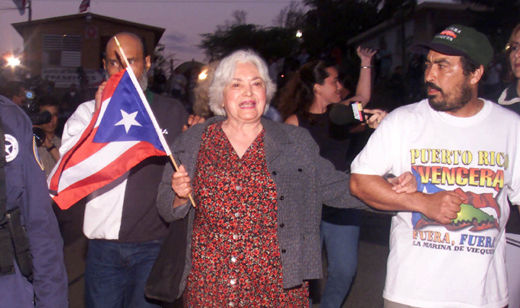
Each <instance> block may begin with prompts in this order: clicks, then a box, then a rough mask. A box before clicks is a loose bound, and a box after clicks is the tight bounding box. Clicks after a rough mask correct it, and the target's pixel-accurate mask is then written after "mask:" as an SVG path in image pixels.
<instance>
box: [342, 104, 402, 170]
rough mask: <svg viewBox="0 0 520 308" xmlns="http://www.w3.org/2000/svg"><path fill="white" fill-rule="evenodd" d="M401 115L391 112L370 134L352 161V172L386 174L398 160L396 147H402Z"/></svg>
mask: <svg viewBox="0 0 520 308" xmlns="http://www.w3.org/2000/svg"><path fill="white" fill-rule="evenodd" d="M398 123H399V116H398V115H397V114H395V113H390V114H389V115H388V116H387V117H386V118H385V119H384V120H383V121H382V122H381V125H379V127H378V128H377V129H376V130H375V131H374V133H373V134H372V136H370V138H369V140H368V142H367V144H366V145H365V147H364V148H363V150H362V151H361V152H360V153H359V154H358V155H357V156H356V158H355V159H354V160H353V161H352V165H351V167H350V170H351V173H358V174H368V175H385V174H387V173H389V172H391V170H392V165H393V163H395V162H396V161H399V160H396V153H395V152H396V149H399V148H400V138H398V136H399V131H397V128H398V126H397V125H398Z"/></svg>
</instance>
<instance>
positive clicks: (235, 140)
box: [157, 50, 362, 307]
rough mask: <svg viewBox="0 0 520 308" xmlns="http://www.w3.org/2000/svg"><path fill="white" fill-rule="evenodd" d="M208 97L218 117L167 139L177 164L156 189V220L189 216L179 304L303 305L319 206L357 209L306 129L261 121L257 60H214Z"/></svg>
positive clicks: (261, 75) (265, 95)
mask: <svg viewBox="0 0 520 308" xmlns="http://www.w3.org/2000/svg"><path fill="white" fill-rule="evenodd" d="M209 92H210V93H209V96H210V108H211V110H212V111H213V113H214V114H216V115H218V116H216V117H213V118H211V119H209V120H207V121H206V122H205V123H203V124H199V125H196V126H193V127H192V128H190V129H189V130H188V131H186V132H185V133H184V134H182V135H181V136H180V137H179V138H178V139H177V140H176V141H175V142H174V144H173V145H172V151H173V153H174V157H176V158H177V159H179V160H180V161H181V162H182V165H181V166H180V167H179V170H178V171H177V172H174V171H173V168H171V167H169V168H167V169H166V170H165V172H164V175H163V179H162V182H161V184H160V187H159V195H158V200H157V202H158V208H159V212H160V213H161V215H162V216H163V218H164V219H165V220H167V221H173V220H176V219H182V218H184V217H186V215H188V232H187V244H188V247H187V250H186V263H185V267H184V273H183V275H182V279H181V283H180V288H179V290H175V291H178V294H177V295H178V296H180V295H181V294H182V291H183V290H184V289H185V291H184V297H183V298H184V304H185V305H186V306H187V307H224V306H227V307H253V306H255V307H257V306H258V307H260V306H261V307H265V306H269V307H288V306H291V307H306V306H308V305H309V300H308V284H307V283H306V280H309V279H316V278H320V277H321V274H322V273H321V271H322V266H321V249H320V236H319V224H320V218H321V208H322V204H324V203H326V204H327V205H331V206H337V207H344V206H346V205H348V206H350V207H360V206H362V204H361V203H360V202H359V201H357V200H356V199H355V198H354V197H351V195H350V193H349V191H348V183H349V179H348V176H347V175H346V174H345V173H343V172H339V171H336V170H335V168H334V166H333V165H332V164H331V163H330V162H329V161H328V160H326V159H324V158H322V157H321V156H320V155H319V151H318V146H317V145H316V143H315V142H314V141H313V139H312V137H311V136H310V135H309V133H308V132H307V131H306V130H305V129H302V128H299V127H295V126H292V125H286V124H281V123H275V122H272V121H270V120H267V119H265V118H263V117H262V115H263V113H264V111H265V109H266V106H267V105H268V103H269V100H270V99H271V98H272V97H273V94H274V92H275V85H274V84H273V82H272V81H271V80H270V79H269V74H268V70H267V66H266V64H265V62H264V61H263V60H262V59H261V58H260V57H259V56H258V55H256V54H255V53H253V52H251V51H247V50H239V51H236V52H234V53H232V54H231V55H229V56H228V57H226V58H224V59H222V61H221V62H220V64H219V66H218V67H217V69H216V71H215V76H214V80H213V81H212V84H211V86H210V89H209ZM190 193H193V197H194V200H195V203H196V204H191V202H190V201H189V198H188V196H189V194H190Z"/></svg>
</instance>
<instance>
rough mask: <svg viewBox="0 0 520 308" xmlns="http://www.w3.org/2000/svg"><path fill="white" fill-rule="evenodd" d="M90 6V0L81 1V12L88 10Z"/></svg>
mask: <svg viewBox="0 0 520 308" xmlns="http://www.w3.org/2000/svg"><path fill="white" fill-rule="evenodd" d="M89 7H90V0H82V1H81V3H80V4H79V12H80V13H83V12H86V11H87V10H88V8H89Z"/></svg>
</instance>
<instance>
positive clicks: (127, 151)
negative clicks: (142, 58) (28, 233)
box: [49, 69, 171, 210]
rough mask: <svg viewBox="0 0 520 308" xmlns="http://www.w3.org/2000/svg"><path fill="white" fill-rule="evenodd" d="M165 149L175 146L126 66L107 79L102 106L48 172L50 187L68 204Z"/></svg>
mask: <svg viewBox="0 0 520 308" xmlns="http://www.w3.org/2000/svg"><path fill="white" fill-rule="evenodd" d="M162 155H171V151H170V149H169V147H168V146H167V144H166V141H165V140H164V137H163V135H162V133H161V130H160V128H159V127H158V125H157V121H156V120H155V117H154V116H153V113H152V111H151V109H150V106H149V105H148V102H147V101H146V98H145V96H144V93H143V91H142V90H141V88H140V87H139V85H138V84H137V80H136V78H135V75H134V74H133V72H132V71H131V69H128V71H127V70H124V71H122V72H120V73H118V74H115V75H113V76H112V77H111V78H110V79H109V80H108V82H107V84H106V86H105V89H104V91H103V96H102V103H101V107H100V108H99V109H98V110H97V112H96V113H95V114H94V115H93V117H92V120H91V122H90V124H89V125H88V127H87V128H86V129H85V131H84V132H83V134H82V136H81V137H80V139H79V140H78V142H77V143H76V144H75V145H74V146H73V147H72V148H71V149H70V150H69V151H68V152H66V153H65V154H64V155H63V156H62V157H61V158H60V160H59V161H58V163H57V164H56V167H55V168H54V169H53V171H52V173H51V174H50V175H49V190H50V191H51V195H53V200H54V201H55V202H56V204H57V205H58V206H59V207H60V208H61V209H64V210H65V209H68V208H69V207H71V206H72V205H73V204H75V203H76V202H78V201H79V200H81V199H83V198H84V197H86V196H87V195H89V194H90V193H91V192H93V191H95V190H97V189H99V188H101V187H103V186H105V185H107V184H109V183H110V182H112V181H113V180H115V179H117V178H118V177H120V176H122V175H123V174H124V173H126V172H127V171H128V170H130V169H131V168H132V167H134V166H135V165H137V164H138V163H140V162H141V161H143V160H144V159H146V158H148V157H150V156H162Z"/></svg>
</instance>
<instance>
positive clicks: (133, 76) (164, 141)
mask: <svg viewBox="0 0 520 308" xmlns="http://www.w3.org/2000/svg"><path fill="white" fill-rule="evenodd" d="M114 40H115V42H116V44H117V47H118V48H119V51H120V52H121V56H122V58H123V60H124V61H125V65H126V70H127V72H128V75H129V76H130V79H131V80H132V83H133V84H134V86H135V87H136V89H137V93H139V97H140V98H141V101H142V102H143V105H144V106H145V108H146V111H147V112H148V115H149V116H150V119H151V120H152V123H153V126H154V128H155V131H156V133H157V136H158V137H159V140H160V142H161V145H162V147H163V148H164V150H165V152H166V155H168V157H169V158H170V161H171V162H172V163H173V167H174V168H175V171H179V166H178V165H177V162H175V158H174V157H173V155H172V152H171V150H170V147H169V146H168V144H167V143H166V140H165V139H164V136H163V134H162V132H161V130H160V128H159V124H158V123H157V120H156V119H155V115H154V114H153V111H152V109H151V108H150V104H149V103H148V100H147V99H146V96H145V95H144V92H143V89H141V86H140V85H139V82H138V81H137V78H136V77H135V74H134V71H133V70H132V67H131V66H130V63H129V62H128V59H127V58H126V55H125V52H124V51H123V47H121V44H120V43H119V40H118V39H117V37H116V36H114ZM188 198H189V199H190V201H191V204H192V205H193V207H196V205H195V200H194V199H193V196H192V194H191V193H190V194H189V195H188Z"/></svg>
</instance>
